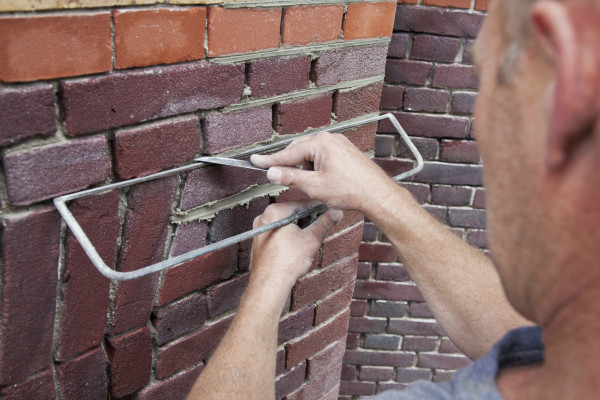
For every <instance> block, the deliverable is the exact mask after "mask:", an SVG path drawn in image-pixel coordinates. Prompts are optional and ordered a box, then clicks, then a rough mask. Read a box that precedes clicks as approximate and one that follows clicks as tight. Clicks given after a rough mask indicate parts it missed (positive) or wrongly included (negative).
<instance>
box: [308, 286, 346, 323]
mask: <svg viewBox="0 0 600 400" xmlns="http://www.w3.org/2000/svg"><path fill="white" fill-rule="evenodd" d="M353 292H354V284H353V283H352V282H351V283H349V284H348V285H347V286H346V287H345V288H343V289H342V290H340V291H339V292H337V293H334V294H332V295H330V296H329V297H327V298H325V299H323V300H321V301H320V302H319V303H317V309H316V311H315V326H317V325H320V324H322V323H323V322H325V321H327V320H328V319H329V318H331V317H333V316H334V315H336V314H337V313H339V312H340V311H342V310H345V309H346V308H348V306H349V305H350V301H351V300H352V293H353Z"/></svg>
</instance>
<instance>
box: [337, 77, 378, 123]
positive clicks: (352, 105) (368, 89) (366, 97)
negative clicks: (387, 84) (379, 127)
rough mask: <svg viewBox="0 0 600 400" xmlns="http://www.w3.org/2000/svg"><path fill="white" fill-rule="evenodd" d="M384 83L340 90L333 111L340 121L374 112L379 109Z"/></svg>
mask: <svg viewBox="0 0 600 400" xmlns="http://www.w3.org/2000/svg"><path fill="white" fill-rule="evenodd" d="M382 87H383V84H382V83H373V84H371V85H367V86H361V87H358V88H352V89H344V90H339V91H338V92H337V93H336V95H335V96H334V102H333V112H334V113H335V114H336V115H337V117H338V121H345V120H348V119H352V118H356V117H360V116H362V115H364V114H372V113H375V112H377V111H378V110H379V103H380V99H381V89H382Z"/></svg>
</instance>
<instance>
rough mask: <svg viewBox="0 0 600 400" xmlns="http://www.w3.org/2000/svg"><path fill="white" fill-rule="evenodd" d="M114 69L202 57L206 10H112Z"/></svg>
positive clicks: (201, 8) (199, 8) (198, 8)
mask: <svg viewBox="0 0 600 400" xmlns="http://www.w3.org/2000/svg"><path fill="white" fill-rule="evenodd" d="M114 22H115V57H116V65H117V68H131V67H141V66H145V65H156V64H171V63H176V62H181V61H190V60H199V59H201V58H204V31H205V28H206V8H204V7H194V8H177V9H155V10H124V11H114Z"/></svg>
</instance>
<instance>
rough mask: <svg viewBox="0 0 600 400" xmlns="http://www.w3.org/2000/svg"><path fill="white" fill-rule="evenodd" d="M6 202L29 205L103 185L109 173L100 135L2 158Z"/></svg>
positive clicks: (106, 145) (108, 158) (106, 155)
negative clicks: (6, 195) (6, 193)
mask: <svg viewBox="0 0 600 400" xmlns="http://www.w3.org/2000/svg"><path fill="white" fill-rule="evenodd" d="M4 171H5V173H6V185H7V191H8V198H9V201H10V202H11V203H12V204H14V205H29V204H32V203H35V202H38V201H41V200H46V199H49V198H52V197H56V196H59V195H62V194H66V193H71V192H75V191H77V190H80V189H85V188H87V187H88V186H91V185H94V184H97V183H101V182H104V181H105V180H106V179H107V178H108V176H109V174H110V155H109V152H108V144H107V143H106V139H105V138H104V137H103V136H96V137H90V138H86V139H81V140H74V141H70V142H61V143H56V144H51V145H48V146H43V147H36V148H33V149H29V150H23V151H19V152H16V153H10V154H7V155H5V156H4Z"/></svg>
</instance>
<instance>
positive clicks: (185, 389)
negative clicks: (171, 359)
mask: <svg viewBox="0 0 600 400" xmlns="http://www.w3.org/2000/svg"><path fill="white" fill-rule="evenodd" d="M203 369H204V364H200V365H198V366H196V367H193V368H190V369H188V370H186V371H184V372H182V373H180V374H177V375H173V376H171V377H169V378H167V379H165V380H162V381H156V382H155V383H154V384H152V385H150V386H148V387H146V388H144V389H142V390H140V391H139V392H137V393H135V394H134V395H133V399H134V400H164V399H169V400H184V399H185V398H186V397H187V395H188V394H189V392H190V390H191V389H192V386H193V385H194V382H196V379H198V376H200V373H201V372H202V370H203Z"/></svg>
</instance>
